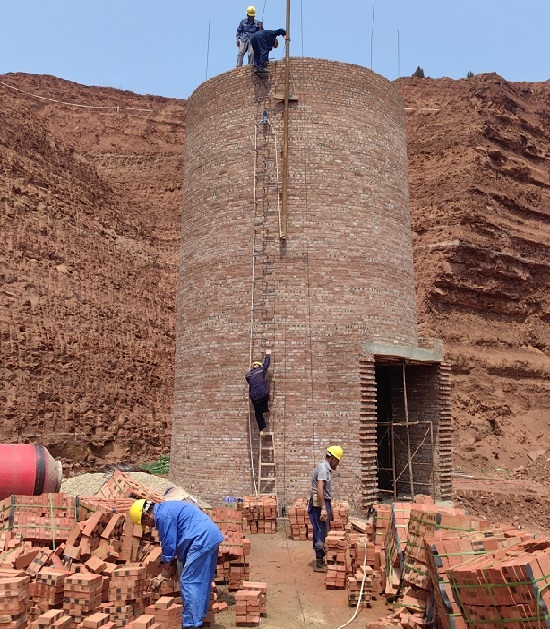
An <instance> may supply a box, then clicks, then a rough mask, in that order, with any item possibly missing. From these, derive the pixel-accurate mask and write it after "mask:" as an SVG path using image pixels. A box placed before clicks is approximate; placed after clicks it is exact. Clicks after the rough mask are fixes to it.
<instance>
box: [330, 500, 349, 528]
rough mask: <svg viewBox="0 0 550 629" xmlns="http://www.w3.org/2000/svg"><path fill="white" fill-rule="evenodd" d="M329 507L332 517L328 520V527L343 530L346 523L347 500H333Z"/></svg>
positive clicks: (347, 515)
mask: <svg viewBox="0 0 550 629" xmlns="http://www.w3.org/2000/svg"><path fill="white" fill-rule="evenodd" d="M331 507H332V515H333V516H334V518H333V520H331V522H330V528H331V530H333V531H343V530H344V529H345V528H347V524H348V519H349V502H347V500H333V501H332V504H331Z"/></svg>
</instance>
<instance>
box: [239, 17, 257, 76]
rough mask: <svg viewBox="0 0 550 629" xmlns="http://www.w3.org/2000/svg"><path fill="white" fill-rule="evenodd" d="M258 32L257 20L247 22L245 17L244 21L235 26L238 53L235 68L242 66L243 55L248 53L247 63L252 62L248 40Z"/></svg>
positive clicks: (252, 52)
mask: <svg viewBox="0 0 550 629" xmlns="http://www.w3.org/2000/svg"><path fill="white" fill-rule="evenodd" d="M259 30H260V23H259V22H258V20H255V19H252V20H249V19H248V17H245V18H244V20H242V21H241V22H239V26H237V43H238V44H239V52H238V53H237V68H239V67H240V66H242V65H243V57H244V54H245V53H246V52H247V53H248V63H249V64H250V63H252V62H253V61H254V51H253V50H252V46H251V45H250V38H251V37H252V35H254V33H256V32H258V31H259Z"/></svg>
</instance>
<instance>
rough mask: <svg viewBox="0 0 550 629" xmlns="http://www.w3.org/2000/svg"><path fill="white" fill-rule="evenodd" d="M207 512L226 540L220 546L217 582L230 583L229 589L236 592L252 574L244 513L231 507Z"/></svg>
mask: <svg viewBox="0 0 550 629" xmlns="http://www.w3.org/2000/svg"><path fill="white" fill-rule="evenodd" d="M207 512H208V514H209V515H210V517H211V518H212V520H213V521H214V522H215V523H216V524H217V526H218V527H219V528H220V530H221V532H222V533H223V535H224V538H225V539H224V541H223V542H222V543H221V545H220V552H219V555H218V566H217V569H216V577H215V581H216V583H218V584H222V583H228V584H229V586H228V587H229V589H230V590H231V591H236V590H238V589H240V588H241V587H242V583H243V581H245V580H246V579H248V576H249V574H250V540H247V539H245V538H244V534H243V513H242V512H241V511H235V510H234V509H231V508H229V507H217V508H215V509H210V510H208V511H207Z"/></svg>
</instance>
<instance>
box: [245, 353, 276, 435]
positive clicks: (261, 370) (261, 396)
mask: <svg viewBox="0 0 550 629" xmlns="http://www.w3.org/2000/svg"><path fill="white" fill-rule="evenodd" d="M270 364H271V350H270V349H268V350H267V351H266V353H265V356H264V362H263V363H261V362H260V361H259V360H255V361H254V362H253V363H252V367H251V368H250V371H249V372H248V373H247V374H246V376H245V380H246V381H247V382H248V396H249V397H250V401H251V402H252V406H253V407H254V415H255V417H256V421H257V422H258V430H259V431H260V436H261V437H263V435H264V430H265V429H266V427H267V424H266V421H265V417H264V413H269V382H267V380H266V379H265V376H266V374H267V370H268V369H269V365H270Z"/></svg>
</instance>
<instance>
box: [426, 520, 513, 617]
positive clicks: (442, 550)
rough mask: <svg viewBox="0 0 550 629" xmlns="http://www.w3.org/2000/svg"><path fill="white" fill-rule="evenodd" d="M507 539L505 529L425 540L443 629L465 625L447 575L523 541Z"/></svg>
mask: <svg viewBox="0 0 550 629" xmlns="http://www.w3.org/2000/svg"><path fill="white" fill-rule="evenodd" d="M515 533H519V531H515ZM511 534H513V533H511ZM507 535H508V532H507V531H504V530H503V529H491V530H486V531H483V532H477V531H475V532H472V533H461V534H460V536H459V534H458V533H456V532H454V531H435V532H434V534H433V535H430V536H426V537H425V538H424V543H425V545H426V550H427V559H428V571H429V573H430V577H431V580H432V586H433V590H434V605H435V612H436V614H437V617H438V619H439V623H440V627H442V629H451V627H455V626H457V625H461V624H462V626H465V623H464V622H463V621H462V623H461V612H460V607H459V606H458V603H457V602H455V598H456V597H455V596H454V594H453V592H452V590H451V584H450V583H449V580H448V575H447V573H448V571H449V570H450V569H451V568H453V567H454V566H460V565H463V564H465V562H469V561H470V560H471V559H473V558H474V557H479V556H481V555H486V554H488V553H490V552H491V551H495V550H497V549H499V548H506V547H508V546H513V545H515V544H517V543H518V542H520V541H521V539H520V538H519V537H507Z"/></svg>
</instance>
